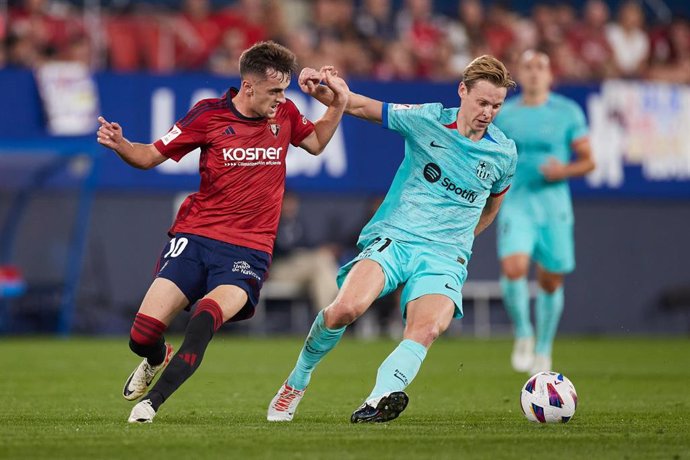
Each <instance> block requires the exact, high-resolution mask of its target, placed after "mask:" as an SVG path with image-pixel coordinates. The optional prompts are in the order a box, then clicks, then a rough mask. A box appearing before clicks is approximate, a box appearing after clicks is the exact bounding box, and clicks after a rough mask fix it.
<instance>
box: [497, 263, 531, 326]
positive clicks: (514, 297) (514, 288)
mask: <svg viewBox="0 0 690 460" xmlns="http://www.w3.org/2000/svg"><path fill="white" fill-rule="evenodd" d="M501 290H502V291H503V304H504V305H505V307H506V311H507V312H508V315H509V316H510V319H511V320H513V326H514V327H515V337H517V338H524V337H532V336H533V335H534V329H533V328H532V321H530V319H529V286H528V285H527V278H518V279H516V280H511V279H508V278H507V277H505V276H502V277H501Z"/></svg>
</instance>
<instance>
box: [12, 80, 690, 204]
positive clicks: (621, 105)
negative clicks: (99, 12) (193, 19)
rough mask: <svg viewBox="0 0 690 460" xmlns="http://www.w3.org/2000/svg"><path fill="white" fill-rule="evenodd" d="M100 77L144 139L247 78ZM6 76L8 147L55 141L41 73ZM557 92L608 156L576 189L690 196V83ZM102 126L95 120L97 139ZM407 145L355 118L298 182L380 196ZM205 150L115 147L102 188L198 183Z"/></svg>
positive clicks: (292, 166)
mask: <svg viewBox="0 0 690 460" xmlns="http://www.w3.org/2000/svg"><path fill="white" fill-rule="evenodd" d="M95 81H96V84H97V88H98V99H99V108H100V112H101V113H102V114H103V115H104V116H105V117H106V118H108V119H109V120H111V121H117V122H119V123H120V124H121V125H122V126H123V129H124V134H125V136H126V137H127V138H128V139H130V140H131V141H139V142H151V141H153V140H155V139H157V138H159V137H161V136H163V135H164V134H165V133H166V132H167V130H168V129H169V128H170V127H171V126H172V125H173V124H174V122H175V121H176V120H177V119H179V118H180V117H182V116H183V115H184V114H185V113H186V112H187V110H189V108H190V107H191V106H192V105H193V104H194V103H195V102H196V101H198V100H199V99H202V98H205V97H216V96H218V95H220V94H222V93H223V92H225V91H226V90H227V88H228V87H229V86H233V85H237V84H238V83H239V81H238V80H237V79H232V78H222V77H218V76H211V75H206V74H176V75H169V76H153V75H145V74H114V73H101V74H97V75H96V76H95ZM0 84H1V85H2V87H3V88H5V89H6V90H5V91H3V93H2V94H0V105H1V106H2V107H4V108H6V109H5V110H2V111H0V146H1V145H2V142H3V141H8V140H9V139H12V140H14V139H22V138H30V139H33V140H36V139H42V138H44V139H45V141H46V143H47V144H50V142H51V138H50V137H49V136H47V134H46V123H45V121H44V116H43V111H42V108H41V99H40V97H39V96H38V91H37V88H36V84H35V83H34V78H33V75H32V74H31V73H30V72H27V71H12V70H4V71H0ZM350 87H351V89H352V90H353V91H355V92H360V93H362V94H366V95H369V96H372V97H374V98H377V99H380V100H384V101H389V102H401V103H422V102H441V103H443V104H444V105H446V106H453V105H456V104H457V103H458V96H457V84H455V83H431V82H417V83H413V82H371V81H351V82H350ZM556 90H557V91H558V92H560V93H562V94H564V95H566V96H568V97H571V98H573V99H574V100H576V101H577V102H578V103H579V104H581V105H582V106H583V108H585V112H586V113H587V115H588V117H589V121H590V125H591V138H592V143H593V147H594V150H595V156H596V159H597V164H598V168H597V170H596V171H595V172H594V173H593V174H591V175H590V176H588V178H586V179H577V180H574V181H572V190H573V194H574V195H575V196H581V197H629V198H690V142H687V141H686V136H685V133H684V128H683V126H684V123H685V126H687V120H690V89H688V88H687V87H673V86H664V85H651V84H643V83H635V82H607V83H604V84H603V85H590V86H562V87H558V88H556ZM288 97H290V98H291V99H292V100H293V101H294V102H295V103H296V104H297V106H298V107H299V108H300V110H301V111H302V112H303V113H304V114H305V115H307V117H308V118H310V119H312V120H314V119H317V118H318V117H319V116H320V115H321V114H322V113H323V111H324V108H323V106H321V105H320V104H319V103H318V102H316V101H314V100H312V99H310V98H308V97H307V96H305V95H304V94H302V93H301V92H300V91H299V89H298V88H297V87H296V85H295V84H294V82H293V85H292V86H291V87H290V88H289V91H288ZM95 129H96V124H95V122H94V126H93V130H94V131H93V132H94V135H93V142H94V144H95ZM685 129H686V128H685ZM86 142H90V141H88V140H87V141H86ZM91 147H93V146H91ZM96 148H98V147H97V146H96ZM403 149H404V147H403V140H402V138H401V137H400V136H399V135H397V134H396V133H393V132H389V131H387V130H385V129H383V128H381V127H380V126H378V125H375V124H371V123H368V122H364V121H361V120H358V119H355V118H352V117H345V118H344V120H343V122H342V124H341V126H340V128H339V130H338V132H337V133H336V135H335V136H334V138H333V140H332V141H331V143H330V144H329V146H328V148H327V150H326V151H325V152H324V153H323V154H322V155H321V156H319V157H311V156H310V155H309V154H307V153H306V152H304V151H302V150H301V149H295V148H292V149H291V151H290V153H289V155H288V187H290V188H291V189H293V190H296V191H300V192H325V193H330V192H332V193H349V194H380V193H383V192H385V191H386V190H387V189H388V186H389V184H390V182H391V180H392V178H393V175H394V174H395V171H396V169H397V167H398V165H399V164H400V161H401V159H402V155H403ZM195 158H196V157H195V155H194V154H193V153H192V154H190V155H188V158H187V157H186V158H185V159H184V160H183V161H182V162H181V163H180V164H174V163H173V162H172V161H168V162H165V163H164V164H163V165H161V166H159V167H158V168H156V169H155V170H153V171H139V170H136V169H133V168H131V167H129V166H127V165H126V164H124V163H123V162H122V161H121V160H120V159H119V158H118V157H117V156H116V155H115V154H113V153H111V152H107V153H104V155H103V158H102V161H101V168H102V170H101V173H100V174H99V183H98V187H99V188H106V189H120V190H121V189H125V190H127V189H151V190H152V189H160V190H190V189H195V188H196V187H197V186H198V181H199V178H198V174H197V165H196V162H195Z"/></svg>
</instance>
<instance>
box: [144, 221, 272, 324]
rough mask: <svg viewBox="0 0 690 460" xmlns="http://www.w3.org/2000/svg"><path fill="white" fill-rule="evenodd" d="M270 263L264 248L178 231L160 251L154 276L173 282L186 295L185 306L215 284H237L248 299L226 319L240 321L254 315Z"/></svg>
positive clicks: (208, 290)
mask: <svg viewBox="0 0 690 460" xmlns="http://www.w3.org/2000/svg"><path fill="white" fill-rule="evenodd" d="M270 263H271V256H270V255H269V254H268V253H267V252H264V251H259V250H256V249H251V248H247V247H244V246H237V245H234V244H230V243H224V242H222V241H218V240H214V239H211V238H206V237H203V236H198V235H192V234H189V233H178V234H176V235H175V237H174V238H172V239H171V240H170V242H169V243H168V244H167V245H166V246H165V248H164V249H163V252H162V253H161V257H160V259H159V260H158V267H159V268H158V269H157V270H156V278H165V279H168V280H170V281H172V282H173V283H175V285H176V286H177V287H178V288H180V290H181V291H182V292H183V293H184V295H185V296H186V297H187V299H189V306H191V305H192V304H194V303H195V302H196V301H197V300H199V299H201V298H202V297H203V296H205V295H206V294H207V293H209V292H211V291H212V290H213V289H215V288H216V287H218V286H221V285H224V284H231V285H233V286H237V287H239V288H241V289H243V290H244V291H245V292H246V293H247V297H248V299H247V303H246V304H245V305H244V307H243V308H242V309H241V310H240V311H239V312H238V313H237V314H236V315H235V316H234V317H232V319H231V320H230V321H242V320H243V319H249V318H251V317H252V316H254V307H256V304H257V302H258V301H259V291H260V290H261V286H262V285H263V283H264V280H265V279H266V274H267V273H268V267H269V265H270ZM189 306H188V307H187V309H189Z"/></svg>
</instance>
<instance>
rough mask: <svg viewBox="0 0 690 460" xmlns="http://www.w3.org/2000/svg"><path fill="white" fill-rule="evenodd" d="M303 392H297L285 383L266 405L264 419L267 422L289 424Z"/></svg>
mask: <svg viewBox="0 0 690 460" xmlns="http://www.w3.org/2000/svg"><path fill="white" fill-rule="evenodd" d="M305 391H306V388H305V389H304V390H297V389H295V388H292V387H291V386H290V385H288V384H287V381H286V382H285V383H283V386H281V387H280V390H278V393H276V395H275V396H274V397H273V399H272V400H271V404H269V405H268V415H267V416H266V419H267V420H268V421H269V422H289V421H291V420H292V417H294V416H295V412H296V411H297V406H298V405H299V402H300V401H301V400H302V396H304V392H305Z"/></svg>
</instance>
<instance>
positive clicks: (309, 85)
mask: <svg viewBox="0 0 690 460" xmlns="http://www.w3.org/2000/svg"><path fill="white" fill-rule="evenodd" d="M297 83H298V84H299V87H300V89H301V90H302V91H304V92H305V93H307V94H313V93H314V91H315V90H316V88H317V87H318V86H319V83H321V74H320V73H319V71H317V70H316V69H312V68H311V67H305V68H304V69H302V71H301V72H300V74H299V78H298V79H297Z"/></svg>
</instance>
